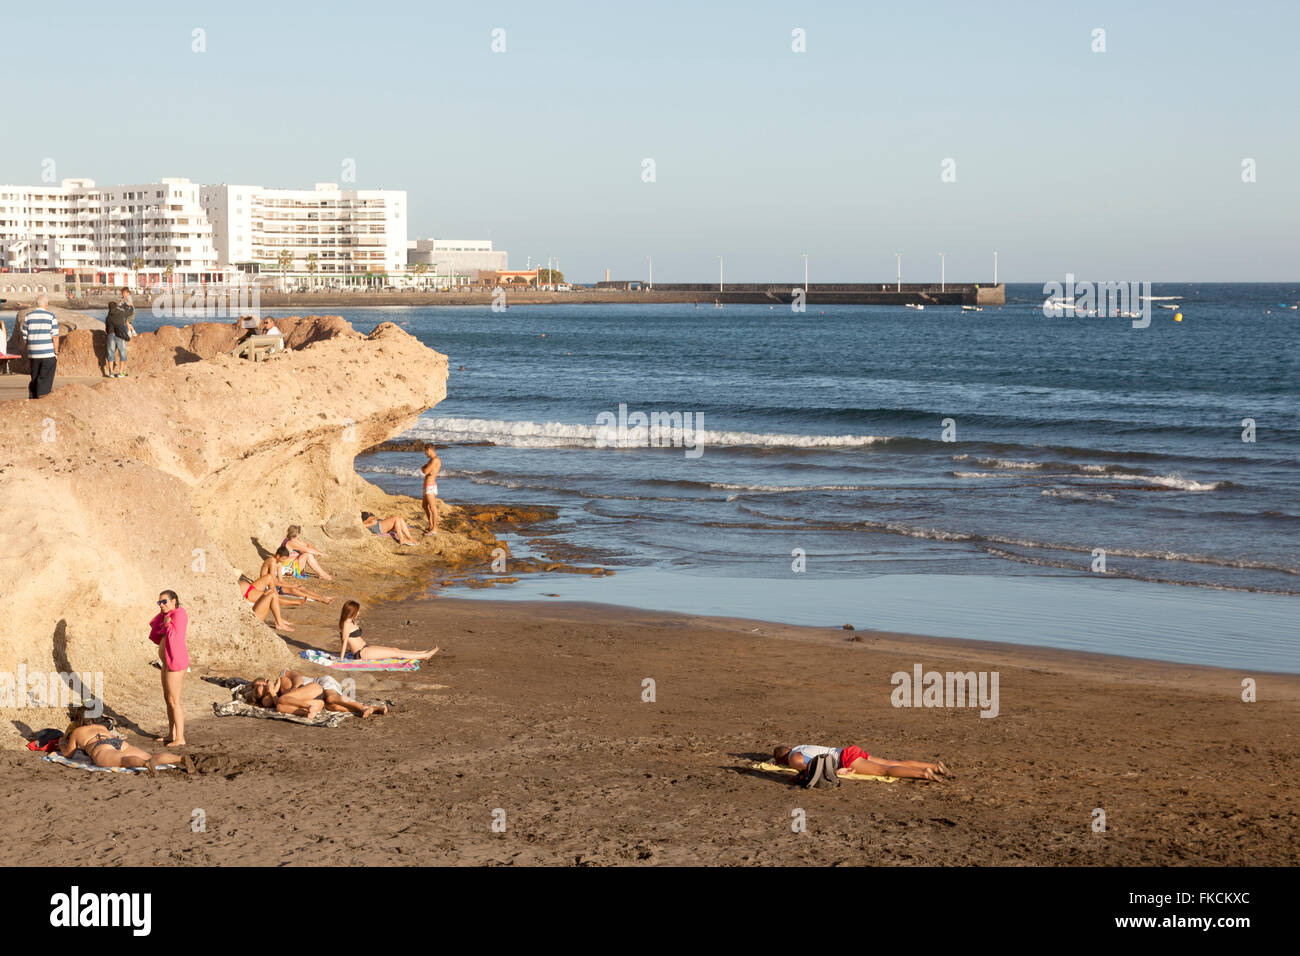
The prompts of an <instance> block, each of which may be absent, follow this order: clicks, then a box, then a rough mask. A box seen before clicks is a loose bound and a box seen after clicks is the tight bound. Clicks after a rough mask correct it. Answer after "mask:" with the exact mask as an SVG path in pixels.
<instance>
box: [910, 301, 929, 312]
mask: <svg viewBox="0 0 1300 956" xmlns="http://www.w3.org/2000/svg"><path fill="white" fill-rule="evenodd" d="M906 308H909V309H916V311H918V312H920V311H921V310H922V309H924V308H925V306H923V305H918V304H917V303H915V302H909V303H907V305H906Z"/></svg>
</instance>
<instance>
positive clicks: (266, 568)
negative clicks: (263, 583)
mask: <svg viewBox="0 0 1300 956" xmlns="http://www.w3.org/2000/svg"><path fill="white" fill-rule="evenodd" d="M291 560H292V559H291V558H290V557H289V549H288V548H286V547H285V546H284V545H281V546H280V547H279V549H278V550H277V551H276V552H275V554H273V555H271V556H270V557H269V558H267V559H266V560H265V561H263V562H262V570H260V571H259V572H257V574H258V577H259V579H260V578H262V577H265V576H266V575H268V574H269V575H270V576H271V581H272V582H273V583H274V585H275V593H276V594H279V595H280V596H281V597H286V596H287V597H291V598H302V599H303V601H316V602H317V603H320V604H333V603H334V602H335V601H336V600H337V598H332V597H326V596H325V595H323V594H317V593H316V592H315V591H312V590H311V589H309V588H307V587H306V586H304V585H301V584H290V583H289V582H288V581H287V580H285V577H284V568H285V565H287V564H290V563H291Z"/></svg>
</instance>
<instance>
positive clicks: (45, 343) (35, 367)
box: [23, 292, 59, 398]
mask: <svg viewBox="0 0 1300 956" xmlns="http://www.w3.org/2000/svg"><path fill="white" fill-rule="evenodd" d="M49 304H50V297H49V296H47V295H46V294H45V293H44V292H42V293H41V294H40V295H39V296H37V297H36V308H34V309H32V310H31V311H30V312H28V313H27V315H26V316H25V317H24V318H23V341H24V342H25V343H27V359H28V363H29V364H30V365H31V368H32V380H31V382H30V383H29V384H28V386H27V395H28V397H30V398H43V397H45V396H46V395H48V394H50V390H51V389H52V388H54V372H55V369H56V367H57V366H58V364H59V320H58V319H56V318H55V317H54V313H53V312H51V311H50V310H49V309H48V308H46V306H48V305H49Z"/></svg>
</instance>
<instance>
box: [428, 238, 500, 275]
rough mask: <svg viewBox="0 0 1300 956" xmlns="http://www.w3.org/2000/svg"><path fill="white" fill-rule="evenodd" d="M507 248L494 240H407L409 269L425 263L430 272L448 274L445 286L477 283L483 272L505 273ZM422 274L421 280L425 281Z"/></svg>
mask: <svg viewBox="0 0 1300 956" xmlns="http://www.w3.org/2000/svg"><path fill="white" fill-rule="evenodd" d="M506 259H507V255H506V251H505V250H504V249H493V248H492V240H491V239H410V240H408V241H407V243H406V265H407V269H408V271H409V270H413V269H414V268H415V267H416V266H417V265H423V266H424V267H425V268H426V270H427V274H428V275H431V276H434V277H435V281H436V277H443V276H445V277H447V280H448V281H445V282H442V283H440V284H442V285H461V284H465V283H469V282H477V281H478V274H479V273H480V272H503V271H505V270H506V269H507V268H509V267H508V266H507V264H506ZM426 281H427V280H425V279H424V278H423V277H421V282H426Z"/></svg>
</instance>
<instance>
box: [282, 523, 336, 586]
mask: <svg viewBox="0 0 1300 956" xmlns="http://www.w3.org/2000/svg"><path fill="white" fill-rule="evenodd" d="M300 534H302V525H296V524H291V525H289V530H288V531H286V532H285V534H284V540H283V541H281V542H280V547H282V548H288V549H289V557H290V559H291V561H290V562H286V564H287V565H288V566H289V567H290V568H291V572H290V573H292V574H293V575H294V576H295V577H303V576H304V575H305V569H306V568H311V569H312V570H313V571H315V572H316V576H317V577H318V578H320V579H321V580H322V581H333V580H334V578H333V577H331V576H330V575H328V574H326V573H325V571H324V569H323V568H321V566H320V562H319V561H317V560H316V558H317V557H318V556H319V557H322V558H323V557H325V552H324V551H321V550H319V549H317V548H313V547H312V546H311V545H309V544H308V543H307V542H306V541H304V540H302V538H300V537H299V535H300Z"/></svg>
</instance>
